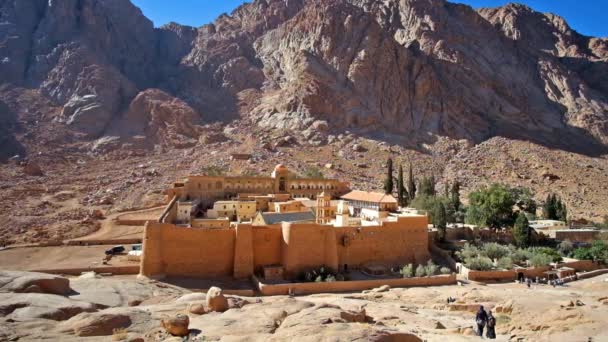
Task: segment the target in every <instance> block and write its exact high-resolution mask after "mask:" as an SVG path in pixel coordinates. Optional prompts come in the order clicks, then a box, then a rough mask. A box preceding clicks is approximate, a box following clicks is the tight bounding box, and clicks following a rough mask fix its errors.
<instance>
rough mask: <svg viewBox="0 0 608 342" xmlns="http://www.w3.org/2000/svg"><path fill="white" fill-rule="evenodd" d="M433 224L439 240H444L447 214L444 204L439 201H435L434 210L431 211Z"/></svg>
mask: <svg viewBox="0 0 608 342" xmlns="http://www.w3.org/2000/svg"><path fill="white" fill-rule="evenodd" d="M433 224H434V225H435V227H437V233H438V238H439V241H442V242H443V241H445V235H446V229H447V215H446V212H445V206H444V205H443V203H442V202H441V201H437V202H436V203H435V210H434V213H433Z"/></svg>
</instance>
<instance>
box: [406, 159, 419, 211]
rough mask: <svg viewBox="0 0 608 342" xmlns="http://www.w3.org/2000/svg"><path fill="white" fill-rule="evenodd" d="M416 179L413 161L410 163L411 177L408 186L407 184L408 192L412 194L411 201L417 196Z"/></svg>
mask: <svg viewBox="0 0 608 342" xmlns="http://www.w3.org/2000/svg"><path fill="white" fill-rule="evenodd" d="M416 190H417V189H416V180H415V179H414V171H413V170H412V163H410V170H409V178H408V186H407V192H408V194H409V196H410V202H411V201H412V200H413V199H414V198H416Z"/></svg>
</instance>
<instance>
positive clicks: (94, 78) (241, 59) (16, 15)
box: [0, 0, 608, 239]
mask: <svg viewBox="0 0 608 342" xmlns="http://www.w3.org/2000/svg"><path fill="white" fill-rule="evenodd" d="M0 18H1V20H0V21H1V22H2V23H3V25H1V26H0V83H1V85H0V118H1V120H0V133H2V135H1V138H0V139H1V141H0V142H1V144H0V159H2V160H3V161H6V160H7V159H9V158H10V157H12V156H14V155H20V157H21V158H27V159H28V160H30V161H32V162H36V163H38V164H39V165H41V166H42V169H43V173H44V175H43V176H29V175H28V176H23V172H22V171H23V170H22V167H21V166H18V165H16V163H14V162H11V163H4V164H1V165H0V182H1V184H0V194H2V195H3V196H1V197H2V199H1V201H2V202H3V205H4V208H9V210H10V214H9V211H6V212H3V214H2V217H0V225H1V226H2V229H3V230H4V231H3V236H5V237H11V238H12V237H13V236H14V234H15V232H20V233H19V234H21V233H26V232H29V233H28V234H33V233H32V232H33V231H34V230H35V229H39V230H40V229H41V230H45V229H47V230H50V231H51V233H49V234H50V235H52V234H53V232H54V231H55V230H56V229H57V230H60V231H63V232H62V233H61V234H62V235H68V236H71V235H73V234H76V235H77V234H78V233H75V232H82V231H83V230H84V231H88V230H90V229H93V228H90V227H88V226H87V225H86V224H85V227H84V228H83V224H82V222H81V220H84V219H85V217H86V214H85V213H86V211H88V210H89V209H91V208H93V207H95V206H96V205H98V204H99V203H98V202H94V201H88V199H90V198H96V199H97V197H100V196H98V195H96V192H97V193H98V192H100V191H106V190H108V189H103V188H111V190H112V191H111V192H109V195H111V197H113V198H114V199H115V201H112V202H113V203H116V204H104V207H103V208H104V209H107V210H115V209H118V207H120V206H125V205H128V206H130V205H133V206H140V205H143V204H146V203H145V202H146V201H147V200H146V199H145V198H143V197H142V196H143V195H144V194H146V193H147V192H149V191H152V190H158V189H161V188H163V187H165V186H167V184H169V183H171V182H172V181H173V180H174V179H175V178H176V177H178V176H181V175H184V174H186V173H189V172H201V171H202V170H203V169H204V168H205V167H208V166H210V165H217V166H221V167H224V168H226V169H227V170H230V172H240V171H241V170H244V169H247V168H249V169H251V170H252V171H256V172H267V170H269V168H270V167H271V166H272V165H273V163H276V162H278V161H280V162H282V163H285V164H288V165H291V166H292V167H293V168H295V169H300V170H303V169H305V168H306V165H307V164H308V163H318V164H319V165H321V166H322V165H324V164H325V163H328V162H329V163H333V164H336V165H338V164H339V165H340V166H339V167H338V169H334V170H331V171H327V173H328V175H331V176H336V177H340V178H345V179H346V180H349V181H351V182H352V183H353V184H354V185H355V186H361V187H365V188H372V187H376V186H377V185H378V184H380V179H381V178H382V175H383V172H382V163H383V162H384V160H385V158H386V157H388V156H389V155H392V156H393V157H394V158H397V159H398V160H401V161H404V162H405V161H408V160H410V159H411V160H413V162H414V163H415V166H416V168H417V170H418V173H419V174H420V175H422V174H431V173H433V174H434V175H435V176H436V177H437V178H439V179H441V180H442V182H443V181H446V180H449V181H451V180H454V179H459V180H461V181H462V182H463V183H464V184H465V193H466V192H467V191H470V190H471V189H473V188H475V187H476V186H478V185H480V184H484V183H488V182H492V181H502V182H508V183H512V184H518V185H524V186H528V187H531V188H532V189H534V190H535V191H537V194H538V198H539V199H540V198H544V196H545V195H546V193H547V192H549V191H554V192H557V193H558V194H560V195H561V196H562V197H563V198H564V199H565V201H566V203H567V204H568V206H569V208H570V209H571V210H570V213H571V215H572V216H573V217H585V218H591V219H595V220H599V219H600V217H601V216H602V215H604V214H607V213H608V191H607V190H608V189H607V188H606V185H605V184H608V182H607V181H608V171H607V170H608V159H607V157H606V156H607V147H608V78H606V77H604V75H606V74H607V72H608V40H607V39H606V38H594V37H586V36H583V35H581V34H579V33H577V32H575V31H574V30H572V29H571V28H570V27H569V26H568V24H567V23H566V22H565V21H564V20H563V19H562V18H560V17H558V16H555V15H552V14H543V13H539V12H536V11H534V10H533V9H531V8H528V7H526V6H522V5H517V4H509V5H506V6H504V7H500V8H491V9H480V10H478V11H475V10H474V9H472V8H470V7H468V6H464V5H458V4H452V3H449V2H446V1H443V0H405V1H396V0H389V1H383V2H380V1H373V0H349V1H338V0H316V1H304V0H292V1H279V0H256V1H253V2H252V3H250V4H245V5H243V6H241V7H239V8H238V9H236V10H235V11H234V12H233V13H231V14H230V15H223V16H220V17H219V18H217V20H216V21H215V22H214V23H212V24H209V25H205V26H202V27H200V28H193V27H187V26H182V25H179V24H176V23H171V24H169V25H166V26H163V27H160V28H154V26H153V24H152V22H151V21H150V20H148V19H147V18H145V16H144V15H143V14H142V13H141V11H140V10H139V9H138V8H137V7H135V6H133V5H132V4H131V3H130V2H129V1H128V0H65V1H51V2H50V1H45V0H20V1H9V0H0ZM285 137H291V138H288V139H285ZM354 143H358V144H361V145H364V146H366V149H367V152H365V151H363V152H356V151H354V150H353V149H352V145H353V144H354ZM229 151H247V152H254V155H255V156H256V159H255V162H253V163H251V164H245V165H240V162H234V161H229V159H228V158H227V154H226V152H229ZM340 151H343V152H341V153H339V152H340ZM210 152H214V154H211V153H210ZM140 164H142V165H145V166H146V167H145V168H143V169H142V168H139V167H138V166H139V165H140ZM362 165H365V167H363V166H362ZM148 166H149V167H148ZM146 168H148V169H155V170H156V171H157V172H158V173H159V174H160V175H162V177H159V176H146V175H145V174H144V173H145V172H144V170H145V169H146ZM548 174H551V175H555V176H557V178H556V177H547V175H548ZM370 179H371V180H373V181H371V182H370ZM144 180H145V181H144ZM32 188H35V189H36V190H31V189H32ZM62 191H68V192H71V193H73V195H71V196H73V198H74V199H75V200H74V201H75V203H71V204H70V206H69V208H68V209H66V208H63V207H61V205H60V204H57V203H55V202H53V201H50V203H51V204H52V205H47V204H44V201H45V200H44V199H43V198H46V197H45V196H47V197H48V196H51V197H52V196H55V194H56V193H57V192H62ZM40 194H43V196H41V195H40ZM96 196H97V197H96ZM153 197H154V201H158V200H159V197H160V196H159V195H158V194H157V195H156V196H153ZM47 201H48V200H47ZM123 202H124V203H123ZM125 203H126V204H125ZM54 206H60V207H61V208H55V207H54ZM63 210H68V211H69V212H71V211H75V212H77V213H76V214H75V213H72V214H70V215H72V216H70V215H68V216H67V217H68V219H67V220H68V221H69V222H68V223H66V221H65V220H66V219H64V218H62V217H63V216H66V215H65V214H63V213H64V211H63ZM72 225H73V226H72ZM49 227H50V228H49ZM55 228H56V229H55ZM45 234H46V233H45ZM45 234H43V236H45ZM29 238H30V237H28V239H29Z"/></svg>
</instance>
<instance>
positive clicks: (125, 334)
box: [0, 271, 608, 342]
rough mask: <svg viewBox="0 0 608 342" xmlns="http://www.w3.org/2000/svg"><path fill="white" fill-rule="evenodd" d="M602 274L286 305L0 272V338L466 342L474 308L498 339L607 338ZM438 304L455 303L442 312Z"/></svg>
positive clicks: (112, 280) (119, 281) (88, 277)
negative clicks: (488, 319)
mask: <svg viewBox="0 0 608 342" xmlns="http://www.w3.org/2000/svg"><path fill="white" fill-rule="evenodd" d="M605 278H606V276H599V277H596V278H592V279H587V280H583V281H579V282H576V283H571V284H569V285H568V286H566V287H558V288H551V287H548V286H538V287H533V288H532V289H527V288H525V286H523V285H519V284H500V285H487V286H486V285H483V284H466V285H462V286H443V287H429V288H411V289H388V288H385V287H383V288H378V289H375V290H372V291H364V293H348V294H318V295H310V296H302V297H295V298H289V297H285V296H277V297H239V296H229V295H224V294H223V293H222V291H221V290H220V289H218V288H212V289H210V290H209V291H208V292H207V295H205V294H203V293H197V292H191V291H189V290H187V289H184V288H180V287H176V286H173V285H169V284H165V283H162V282H156V281H148V280H136V279H135V278H117V277H100V276H99V275H95V274H85V275H83V276H80V277H78V278H74V279H69V280H68V279H66V278H63V277H58V276H52V275H46V274H40V273H26V272H9V271H3V272H0V326H2V329H0V340H3V341H4V340H7V341H9V340H10V341H15V340H19V341H29V340H37V339H43V338H44V339H48V340H61V341H82V340H86V341H89V340H90V341H108V336H112V340H113V341H121V340H122V341H144V340H145V341H174V340H175V341H179V340H181V338H182V337H185V336H188V337H189V338H190V339H191V340H192V341H197V340H200V341H203V340H205V341H209V340H221V341H287V340H290V341H296V340H297V341H398V342H401V341H404V342H409V341H421V340H426V341H445V340H446V339H447V340H449V341H468V340H477V339H478V337H475V336H473V334H474V331H473V329H472V325H473V314H474V311H475V310H476V309H477V307H478V305H479V304H483V305H485V306H486V308H491V309H493V311H494V312H495V315H496V316H497V319H498V327H497V332H498V334H499V336H498V339H497V340H498V341H516V340H518V338H523V339H524V340H534V341H556V340H558V341H587V340H588V338H589V337H593V339H594V340H597V341H600V340H603V339H606V338H608V332H607V331H606V330H605V328H604V327H605V326H606V324H607V323H608V318H607V317H608V315H607V314H608V305H607V304H608V297H606V293H607V290H608V282H607V281H606V279H608V278H606V279H605ZM448 296H452V297H455V298H456V299H457V302H456V303H454V304H450V305H447V304H446V303H445V301H446V298H447V297H448Z"/></svg>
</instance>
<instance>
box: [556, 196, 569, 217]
mask: <svg viewBox="0 0 608 342" xmlns="http://www.w3.org/2000/svg"><path fill="white" fill-rule="evenodd" d="M555 214H556V217H557V219H558V220H560V221H564V222H568V209H567V208H566V204H565V203H564V202H562V200H561V199H558V200H557V205H556V212H555Z"/></svg>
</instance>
